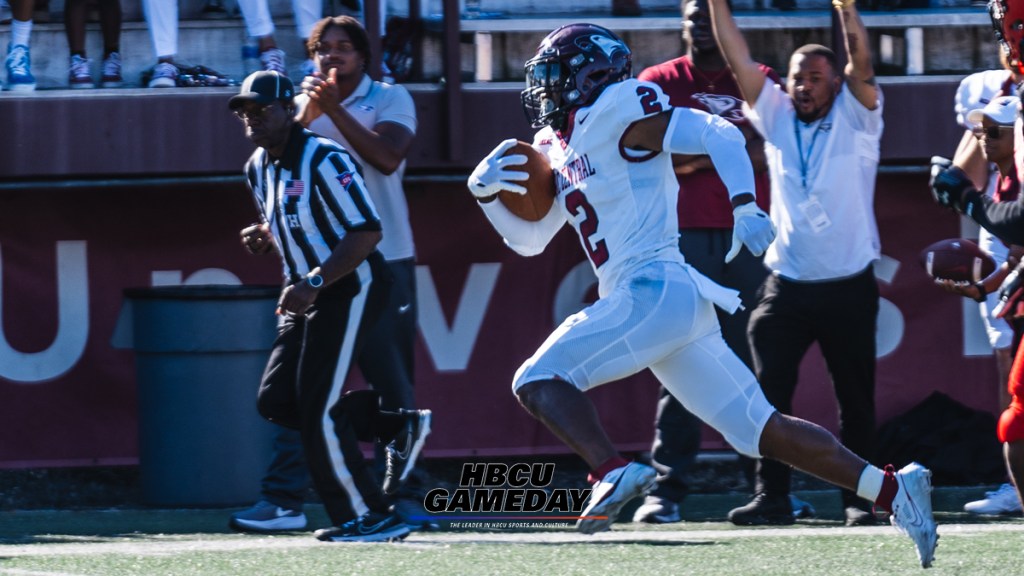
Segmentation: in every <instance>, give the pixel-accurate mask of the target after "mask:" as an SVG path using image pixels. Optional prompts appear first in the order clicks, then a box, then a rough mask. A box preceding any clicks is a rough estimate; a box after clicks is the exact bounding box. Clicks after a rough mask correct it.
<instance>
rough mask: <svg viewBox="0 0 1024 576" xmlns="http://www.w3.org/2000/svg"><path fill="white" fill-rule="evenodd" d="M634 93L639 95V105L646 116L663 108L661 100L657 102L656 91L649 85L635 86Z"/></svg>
mask: <svg viewBox="0 0 1024 576" xmlns="http://www.w3.org/2000/svg"><path fill="white" fill-rule="evenodd" d="M636 95H637V96H639V97H640V106H641V107H642V108H643V110H644V114H646V115H648V116H649V115H651V114H657V113H658V112H661V111H662V110H664V109H665V108H664V106H662V105H661V102H658V93H657V92H655V91H654V88H651V87H650V86H637V87H636Z"/></svg>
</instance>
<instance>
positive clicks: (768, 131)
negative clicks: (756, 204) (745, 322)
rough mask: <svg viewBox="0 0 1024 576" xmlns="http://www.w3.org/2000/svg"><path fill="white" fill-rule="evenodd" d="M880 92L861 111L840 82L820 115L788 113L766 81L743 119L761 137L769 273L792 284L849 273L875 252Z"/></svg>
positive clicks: (782, 95)
mask: <svg viewBox="0 0 1024 576" xmlns="http://www.w3.org/2000/svg"><path fill="white" fill-rule="evenodd" d="M882 100H883V99H882V94H881V91H879V94H878V105H877V106H876V107H875V109H874V110H868V109H867V108H865V107H864V106H863V105H862V104H861V103H860V102H858V101H857V98H856V97H855V96H854V95H853V94H852V93H851V92H850V91H849V89H848V88H847V87H846V85H845V84H843V87H842V89H841V90H840V92H839V95H838V96H837V97H836V99H835V101H834V102H833V104H832V109H831V110H830V112H829V113H828V115H827V116H826V117H825V118H822V119H819V120H818V121H815V122H812V123H811V124H810V125H807V124H804V123H803V122H800V121H799V120H798V119H797V118H796V112H795V110H794V109H793V102H792V100H791V99H790V97H789V94H787V93H786V92H785V90H784V89H783V88H782V87H781V86H778V85H776V84H775V83H774V82H772V81H770V80H766V81H765V85H764V88H762V89H761V94H760V95H759V96H758V98H757V102H756V103H755V105H754V107H753V109H751V108H750V107H749V106H748V105H746V104H744V110H745V111H746V113H747V117H748V118H750V121H751V123H752V124H753V126H754V128H756V129H757V130H758V132H760V133H761V134H762V135H763V136H764V138H765V156H766V157H767V161H768V171H769V175H770V177H771V183H772V203H771V206H772V210H771V218H772V222H774V223H775V227H776V229H777V231H778V233H777V234H778V235H777V236H776V237H775V241H774V242H772V244H771V246H769V247H768V251H767V252H766V253H765V259H764V263H765V266H767V267H768V268H769V269H770V270H771V271H772V272H773V273H775V274H777V275H779V276H782V277H785V278H789V279H791V280H799V281H821V280H836V279H840V278H846V277H849V276H853V275H854V274H857V273H859V272H861V271H863V270H864V269H865V268H867V267H868V265H870V264H871V263H872V262H873V261H875V260H877V259H878V258H879V256H880V253H881V248H880V242H879V239H878V226H877V224H876V223H875V214H874V197H875V176H876V174H877V172H878V160H879V156H880V153H879V147H880V142H881V138H882Z"/></svg>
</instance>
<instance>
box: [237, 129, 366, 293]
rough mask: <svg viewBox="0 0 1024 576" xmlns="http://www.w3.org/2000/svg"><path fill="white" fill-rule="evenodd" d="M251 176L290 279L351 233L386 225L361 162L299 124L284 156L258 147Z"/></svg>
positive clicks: (300, 275)
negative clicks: (371, 193)
mask: <svg viewBox="0 0 1024 576" xmlns="http://www.w3.org/2000/svg"><path fill="white" fill-rule="evenodd" d="M245 174H246V177H247V180H248V184H249V189H250V190H251V191H252V193H253V196H254V197H255V199H256V204H257V205H258V207H259V209H260V213H261V214H262V218H263V219H264V220H265V221H266V222H269V223H270V230H271V232H272V233H273V234H274V241H275V242H276V243H277V249H278V251H279V252H280V253H281V254H282V255H283V257H284V266H285V270H284V274H285V277H286V278H287V279H288V280H289V281H290V282H298V281H299V280H301V279H302V278H303V277H304V276H305V275H306V274H308V273H309V271H310V270H312V269H313V268H316V267H317V266H319V265H320V264H322V263H323V261H324V260H326V259H327V257H328V256H330V254H331V252H332V251H333V250H334V247H335V246H337V244H338V242H340V241H341V239H342V238H343V237H344V236H345V234H347V233H349V232H354V231H363V230H371V231H372V230H380V229H381V226H380V217H379V216H378V215H377V209H376V208H375V207H374V205H373V202H372V201H371V200H370V195H369V193H367V191H366V185H365V184H364V182H363V177H362V174H361V170H360V167H359V165H358V164H357V163H356V161H355V160H353V159H352V157H351V156H350V155H349V153H348V152H347V151H346V150H345V149H344V148H342V147H341V145H339V144H338V143H337V142H334V141H333V140H329V139H327V138H323V137H320V136H317V135H316V134H314V133H312V132H310V131H309V130H305V129H303V128H302V126H301V125H299V124H295V126H293V127H292V133H291V134H290V135H289V138H288V146H287V148H286V149H285V151H284V154H282V156H281V157H280V158H276V159H275V158H271V157H270V155H269V154H267V151H266V150H265V149H263V148H257V149H256V152H254V153H253V155H252V156H251V157H250V158H249V161H248V162H247V163H246V165H245Z"/></svg>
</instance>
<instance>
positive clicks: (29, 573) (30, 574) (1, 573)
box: [0, 568, 83, 576]
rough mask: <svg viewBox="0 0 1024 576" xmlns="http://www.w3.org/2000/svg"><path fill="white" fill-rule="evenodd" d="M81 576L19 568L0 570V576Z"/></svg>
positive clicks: (78, 575) (80, 575)
mask: <svg viewBox="0 0 1024 576" xmlns="http://www.w3.org/2000/svg"><path fill="white" fill-rule="evenodd" d="M8 574H9V575H11V576H83V575H82V574H72V573H70V572H50V571H47V570H22V569H20V568H0V576H6V575H8Z"/></svg>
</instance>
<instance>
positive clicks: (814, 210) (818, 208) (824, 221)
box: [797, 196, 832, 234]
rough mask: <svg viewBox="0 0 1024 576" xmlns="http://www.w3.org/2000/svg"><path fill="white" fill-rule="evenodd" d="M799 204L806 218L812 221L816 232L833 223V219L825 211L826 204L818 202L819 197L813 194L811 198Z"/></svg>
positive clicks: (809, 221) (812, 227)
mask: <svg viewBox="0 0 1024 576" xmlns="http://www.w3.org/2000/svg"><path fill="white" fill-rule="evenodd" d="M797 206H798V207H799V208H800V211H801V212H803V214H804V218H806V219H807V222H808V223H810V225H811V229H812V230H814V233H815V234H817V233H819V232H821V231H823V230H825V229H826V228H828V227H829V226H831V225H832V221H831V220H829V218H828V213H827V212H825V208H824V206H822V205H821V202H818V199H817V198H815V197H813V196H812V197H811V198H810V200H807V201H806V202H801V203H800V204H798V205H797Z"/></svg>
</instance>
